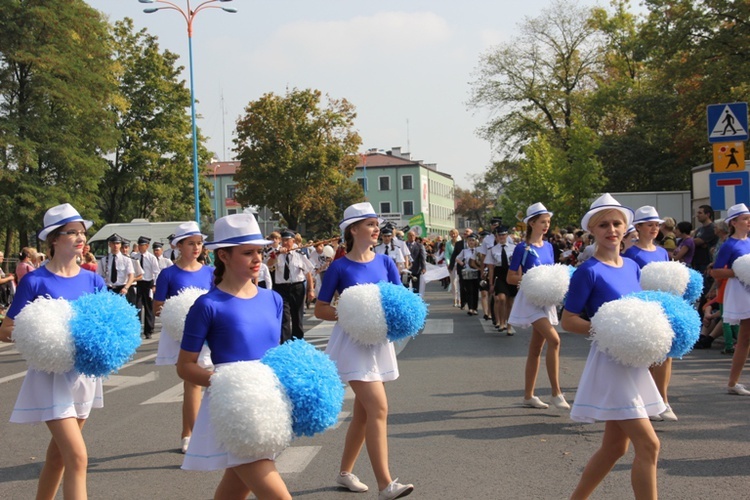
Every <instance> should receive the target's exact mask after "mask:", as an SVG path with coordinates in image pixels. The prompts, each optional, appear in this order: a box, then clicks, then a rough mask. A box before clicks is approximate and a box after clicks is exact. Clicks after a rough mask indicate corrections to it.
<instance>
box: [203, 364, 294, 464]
mask: <svg viewBox="0 0 750 500" xmlns="http://www.w3.org/2000/svg"><path fill="white" fill-rule="evenodd" d="M210 391H211V399H210V406H209V412H210V416H211V426H212V427H213V429H214V433H215V435H216V439H217V440H218V441H219V442H220V443H221V444H222V445H223V446H224V448H226V450H227V451H229V452H230V453H232V454H234V455H236V456H238V457H243V458H253V457H263V456H267V455H271V454H274V453H280V452H281V451H283V450H284V448H286V447H287V446H289V443H290V442H291V440H292V405H291V403H290V401H289V398H287V396H286V393H285V392H284V389H283V388H282V386H281V383H280V382H279V379H278V378H277V377H276V375H275V374H274V372H273V370H272V369H271V368H270V367H268V366H266V365H264V364H263V363H261V362H259V361H242V362H238V363H232V364H228V365H223V366H220V367H218V368H217V369H216V372H215V373H214V374H213V375H212V376H211V387H210Z"/></svg>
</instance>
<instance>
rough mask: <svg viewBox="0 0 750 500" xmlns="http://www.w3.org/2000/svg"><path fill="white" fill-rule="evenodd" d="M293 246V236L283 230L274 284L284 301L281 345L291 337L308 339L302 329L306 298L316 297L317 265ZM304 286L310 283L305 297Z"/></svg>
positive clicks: (310, 299) (309, 299) (291, 233)
mask: <svg viewBox="0 0 750 500" xmlns="http://www.w3.org/2000/svg"><path fill="white" fill-rule="evenodd" d="M294 245H295V241H294V233H293V232H291V231H282V233H281V247H280V248H279V254H278V255H277V256H276V272H275V275H274V284H273V289H274V291H276V292H278V293H279V295H281V298H282V299H284V316H283V318H282V323H281V343H282V344H283V343H284V342H286V341H287V340H289V339H291V338H298V339H301V338H304V337H305V332H304V330H303V329H302V321H303V317H304V313H305V295H307V299H308V301H310V302H312V300H313V299H314V298H315V284H314V283H313V275H312V273H313V272H314V271H315V266H313V264H312V262H310V259H308V258H307V257H305V256H304V255H303V254H302V253H301V252H300V251H298V250H294ZM305 284H307V294H305Z"/></svg>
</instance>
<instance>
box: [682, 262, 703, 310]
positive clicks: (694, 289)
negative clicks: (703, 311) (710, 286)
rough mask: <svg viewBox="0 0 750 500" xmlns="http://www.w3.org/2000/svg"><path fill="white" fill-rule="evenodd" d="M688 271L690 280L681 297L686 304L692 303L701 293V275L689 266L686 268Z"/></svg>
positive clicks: (696, 300)
mask: <svg viewBox="0 0 750 500" xmlns="http://www.w3.org/2000/svg"><path fill="white" fill-rule="evenodd" d="M688 272H689V273H690V280H689V281H688V284H687V287H686V288H685V293H683V294H682V298H683V299H685V301H686V302H687V303H688V304H694V303H696V302H698V299H700V298H701V295H703V275H702V274H701V273H699V272H698V271H696V270H695V269H693V268H690V267H689V268H688Z"/></svg>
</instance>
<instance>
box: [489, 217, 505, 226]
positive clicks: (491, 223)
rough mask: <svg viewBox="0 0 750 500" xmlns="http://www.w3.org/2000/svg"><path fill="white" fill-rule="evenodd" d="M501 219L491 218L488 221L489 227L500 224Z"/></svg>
mask: <svg viewBox="0 0 750 500" xmlns="http://www.w3.org/2000/svg"><path fill="white" fill-rule="evenodd" d="M502 223H503V219H502V217H493V218H491V219H490V226H494V225H495V224H502Z"/></svg>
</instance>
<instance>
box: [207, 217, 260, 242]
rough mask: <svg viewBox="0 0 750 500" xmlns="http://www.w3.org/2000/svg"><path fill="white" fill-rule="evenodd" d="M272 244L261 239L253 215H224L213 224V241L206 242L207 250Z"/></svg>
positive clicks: (258, 227)
mask: <svg viewBox="0 0 750 500" xmlns="http://www.w3.org/2000/svg"><path fill="white" fill-rule="evenodd" d="M272 243H273V242H272V241H270V240H267V239H265V238H263V233H261V232H260V226H259V225H258V221H257V220H255V216H254V215H253V214H245V213H242V214H232V215H226V216H224V217H222V218H221V219H219V220H217V221H216V223H215V224H214V240H213V241H207V242H206V244H205V247H206V248H208V249H209V250H216V249H218V248H227V247H235V246H238V245H258V246H265V245H270V244H272Z"/></svg>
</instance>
